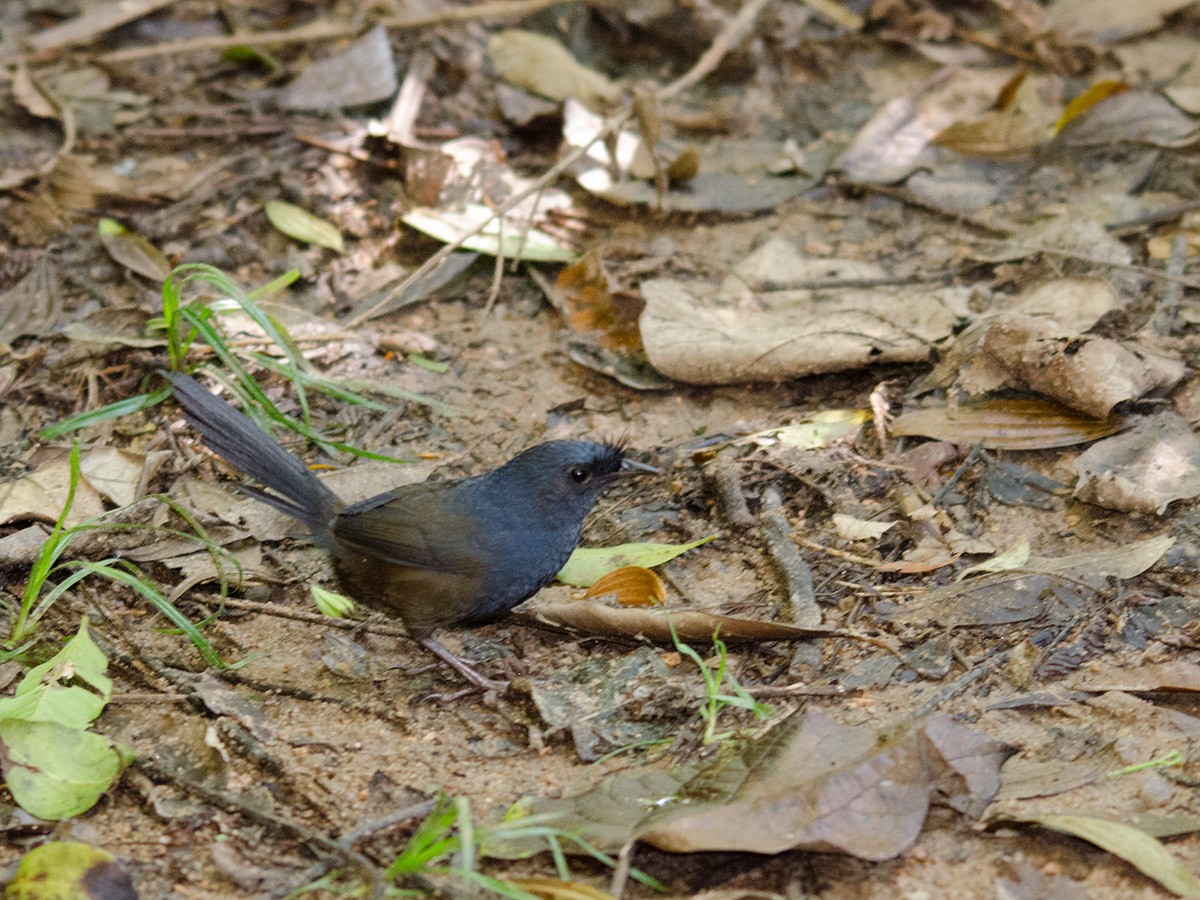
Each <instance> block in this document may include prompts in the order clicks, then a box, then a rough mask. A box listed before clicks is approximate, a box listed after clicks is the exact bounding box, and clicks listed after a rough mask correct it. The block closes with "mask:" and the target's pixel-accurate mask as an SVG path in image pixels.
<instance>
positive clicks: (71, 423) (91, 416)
mask: <svg viewBox="0 0 1200 900" xmlns="http://www.w3.org/2000/svg"><path fill="white" fill-rule="evenodd" d="M170 395H171V389H170V388H169V387H164V388H159V389H158V390H157V391H153V392H151V393H149V394H138V395H137V396H135V397H126V398H125V399H124V400H118V401H116V402H115V403H110V404H108V405H107V406H101V407H99V408H97V409H89V410H88V411H87V412H82V413H79V414H78V415H74V416H69V417H68V418H66V419H63V420H62V421H61V422H56V423H55V424H53V425H47V426H46V427H45V428H43V429H42V430H41V432H40V433H39V434H38V437H39V438H40V439H41V440H43V441H53V440H57V439H58V438H60V437H62V436H63V435H64V434H70V433H71V432H72V431H78V430H79V429H80V428H86V427H87V426H88V425H96V424H98V423H100V422H108V421H111V420H112V419H119V418H121V417H122V416H128V415H132V414H133V413H136V412H141V411H142V410H143V409H149V408H150V407H152V406H157V405H158V404H159V403H162V402H163V401H164V400H165V399H167V397H169V396H170Z"/></svg>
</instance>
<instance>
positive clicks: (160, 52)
mask: <svg viewBox="0 0 1200 900" xmlns="http://www.w3.org/2000/svg"><path fill="white" fill-rule="evenodd" d="M564 2H569V0H491V2H489V3H478V4H474V5H469V6H455V7H451V8H450V9H446V10H442V11H441V12H438V13H432V14H429V15H424V16H383V17H382V18H380V19H378V20H377V23H376V24H378V25H382V26H383V27H384V28H386V29H389V30H401V29H415V28H430V27H432V26H435V25H448V24H450V23H452V22H466V21H470V20H473V19H502V18H516V17H520V16H526V15H529V14H530V13H534V12H537V11H538V10H540V9H544V8H546V7H547V6H556V5H558V4H560V3H564ZM362 30H363V29H362V27H361V25H355V24H353V23H350V22H310V23H308V24H307V25H301V26H299V27H297V28H287V29H284V30H280V31H258V32H249V33H246V34H216V35H206V36H204V37H199V38H193V39H191V40H187V41H167V42H165V43H162V44H152V45H151V46H149V47H130V48H128V49H126V50H114V51H112V52H111V53H102V54H101V55H100V56H98V57H97V61H99V62H101V63H120V62H129V61H130V60H134V59H146V58H148V57H152V56H176V55H178V54H180V53H194V52H196V51H199V50H226V49H228V48H229V47H243V46H244V47H278V46H283V45H286V44H306V43H310V42H312V41H328V40H335V39H337V38H346V37H354V36H356V35H358V34H360V33H361V32H362Z"/></svg>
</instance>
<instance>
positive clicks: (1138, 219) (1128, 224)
mask: <svg viewBox="0 0 1200 900" xmlns="http://www.w3.org/2000/svg"><path fill="white" fill-rule="evenodd" d="M1193 209H1200V200H1188V201H1187V202H1186V203H1177V204H1175V205H1174V206H1168V207H1166V208H1165V209H1156V210H1152V211H1151V212H1148V213H1143V214H1142V215H1140V216H1134V217H1133V218H1132V219H1121V220H1120V221H1118V222H1110V223H1109V224H1107V225H1105V226H1104V227H1105V229H1107V230H1108V231H1110V232H1112V233H1113V234H1117V235H1119V234H1121V233H1123V232H1126V231H1138V230H1140V229H1142V228H1148V227H1150V226H1152V225H1161V224H1163V223H1164V222H1171V221H1174V220H1175V219H1178V218H1179V217H1180V216H1182V215H1184V214H1185V213H1189V212H1191V211H1192V210H1193Z"/></svg>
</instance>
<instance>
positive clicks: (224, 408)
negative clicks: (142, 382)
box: [164, 372, 342, 542]
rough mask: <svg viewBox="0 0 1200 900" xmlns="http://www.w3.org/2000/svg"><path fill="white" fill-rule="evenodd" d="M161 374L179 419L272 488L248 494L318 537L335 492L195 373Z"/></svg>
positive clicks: (335, 504) (337, 504) (325, 530)
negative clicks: (180, 410)
mask: <svg viewBox="0 0 1200 900" xmlns="http://www.w3.org/2000/svg"><path fill="white" fill-rule="evenodd" d="M164 374H166V377H167V378H168V379H169V380H170V382H171V385H172V386H173V387H174V391H175V399H177V400H178V401H179V405H180V406H182V407H183V415H184V418H185V419H186V420H187V422H188V424H189V425H191V426H192V427H193V428H195V429H196V430H197V431H198V432H200V436H201V437H202V438H204V443H205V444H207V445H208V447H209V449H210V450H212V451H213V452H214V453H216V454H218V455H219V456H221V457H223V458H224V459H225V461H226V462H228V463H229V464H230V465H232V466H233V467H234V468H236V469H239V470H240V471H242V472H243V473H245V474H246V475H249V476H250V477H251V478H253V479H255V480H256V481H258V482H261V483H262V484H264V485H266V486H267V487H268V488H270V489H271V490H272V491H274V492H275V493H267V492H266V491H259V490H249V489H248V490H247V493H249V494H251V496H253V497H255V498H257V499H259V500H262V501H263V502H264V503H268V504H270V505H271V506H273V507H275V508H276V509H278V510H280V511H281V512H285V513H287V514H288V515H289V516H293V517H295V518H297V519H299V520H300V521H301V522H303V523H304V524H305V525H307V526H308V528H309V530H311V531H312V533H313V536H314V537H315V538H316V539H317V540H318V542H323V540H324V539H325V538H326V537H327V536H328V535H329V527H330V524H329V523H330V520H331V519H332V518H333V516H334V514H335V513H337V511H338V510H339V509H340V508H341V506H342V504H341V501H339V500H338V498H337V495H336V494H334V493H333V491H331V490H330V489H329V488H327V487H326V486H325V485H323V484H322V483H321V481H320V480H319V479H318V478H317V476H316V475H314V474H313V473H312V472H310V471H309V470H308V469H307V468H306V467H305V465H304V463H302V462H301V461H300V460H298V459H297V458H296V457H294V456H292V454H290V453H288V452H287V451H286V450H284V449H283V447H281V446H280V445H279V444H278V443H276V441H275V439H274V438H272V437H271V436H270V435H268V434H267V433H266V432H265V431H263V430H262V429H260V428H259V427H258V426H257V425H255V424H254V422H252V421H251V420H250V419H249V418H247V417H246V416H245V415H243V414H242V413H241V412H239V411H238V410H237V409H234V408H233V407H232V406H230V405H229V404H228V403H226V402H225V401H224V400H222V399H221V398H219V397H218V396H216V395H215V394H214V393H212V392H211V391H209V390H208V389H207V388H205V387H204V386H203V385H201V384H200V383H199V382H198V381H196V380H195V379H194V378H192V377H191V376H189V375H184V374H182V373H180V372H168V373H164Z"/></svg>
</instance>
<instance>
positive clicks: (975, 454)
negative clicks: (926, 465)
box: [929, 441, 983, 506]
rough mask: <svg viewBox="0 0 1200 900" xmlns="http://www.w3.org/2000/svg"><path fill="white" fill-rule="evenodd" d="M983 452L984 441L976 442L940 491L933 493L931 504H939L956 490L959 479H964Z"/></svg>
mask: <svg viewBox="0 0 1200 900" xmlns="http://www.w3.org/2000/svg"><path fill="white" fill-rule="evenodd" d="M982 452H983V441H980V442H979V443H978V444H976V445H975V446H974V447H972V448H971V452H970V453H968V454H967V455H966V456H965V457H964V458H963V461H962V462H961V463H959V464H958V468H957V469H955V470H954V473H953V474H952V475H951V476H950V477H949V478H948V479H946V483H945V484H943V485H942V486H941V489H939V490H938V492H937V493H936V494H934V495H933V497H932V498H931V499H930V501H929V505H930V506H938V505H939V504H940V503H941V502H942V501H943V500H945V499H946V495H947V494H949V493H950V492H951V491H952V490H954V488H955V486H957V484H958V483H959V481H961V480H962V477H963V475H965V474H966V473H967V469H969V468H970V467H971V464H972V463H973V462H975V460H976V459H978V458H979V455H980V454H981V453H982Z"/></svg>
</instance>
